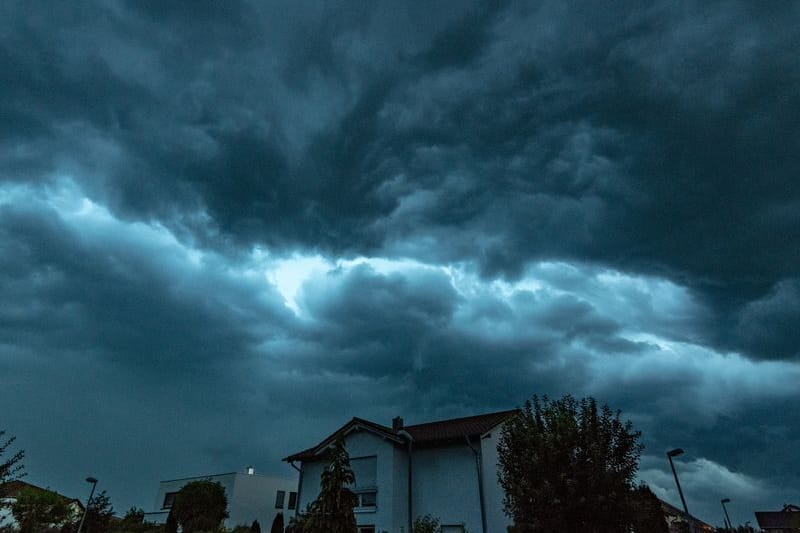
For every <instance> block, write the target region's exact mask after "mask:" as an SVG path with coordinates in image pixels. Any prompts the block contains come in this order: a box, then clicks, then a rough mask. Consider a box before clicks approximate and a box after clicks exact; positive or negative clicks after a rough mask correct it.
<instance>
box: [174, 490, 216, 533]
mask: <svg viewBox="0 0 800 533" xmlns="http://www.w3.org/2000/svg"><path fill="white" fill-rule="evenodd" d="M170 514H171V515H173V517H174V520H175V522H176V524H177V525H179V526H180V527H181V528H182V531H183V533H194V532H195V531H216V530H217V529H219V527H220V525H222V521H223V520H225V519H226V518H227V517H228V498H227V496H225V488H224V487H223V486H222V485H220V484H219V483H217V482H212V481H192V482H191V483H187V484H186V485H184V486H183V488H182V489H181V490H179V491H178V494H176V495H175V501H174V502H173V504H172V509H171V510H170Z"/></svg>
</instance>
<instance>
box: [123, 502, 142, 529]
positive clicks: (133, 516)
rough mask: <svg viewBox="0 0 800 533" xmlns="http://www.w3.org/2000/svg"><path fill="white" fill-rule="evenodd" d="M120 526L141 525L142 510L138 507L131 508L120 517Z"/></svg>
mask: <svg viewBox="0 0 800 533" xmlns="http://www.w3.org/2000/svg"><path fill="white" fill-rule="evenodd" d="M121 523H122V524H130V525H136V524H143V523H144V509H140V508H139V507H136V506H134V507H131V508H130V509H128V510H127V511H126V512H125V516H123V517H122V522H121Z"/></svg>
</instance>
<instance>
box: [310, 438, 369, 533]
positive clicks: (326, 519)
mask: <svg viewBox="0 0 800 533" xmlns="http://www.w3.org/2000/svg"><path fill="white" fill-rule="evenodd" d="M331 451H332V455H331V462H330V464H329V465H328V467H327V468H325V470H324V471H323V472H322V478H321V480H320V492H319V496H318V497H317V499H316V500H315V501H313V502H312V503H311V505H309V507H308V509H307V511H306V517H305V520H304V524H303V525H302V527H303V532H304V533H356V531H357V529H356V517H355V515H354V514H353V507H355V506H356V495H355V493H353V491H352V490H350V488H349V487H350V486H352V485H353V484H354V483H355V482H356V477H355V474H353V469H352V468H350V456H349V455H348V453H347V450H345V447H344V440H343V439H342V437H341V436H339V437H338V438H337V439H336V442H334V445H333V449H332V450H331Z"/></svg>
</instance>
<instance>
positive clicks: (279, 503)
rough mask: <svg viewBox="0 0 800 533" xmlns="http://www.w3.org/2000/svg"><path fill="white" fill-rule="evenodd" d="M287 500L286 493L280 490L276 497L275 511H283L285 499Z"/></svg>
mask: <svg viewBox="0 0 800 533" xmlns="http://www.w3.org/2000/svg"><path fill="white" fill-rule="evenodd" d="M284 498H286V491H285V490H279V491H278V494H276V495H275V509H283V499H284Z"/></svg>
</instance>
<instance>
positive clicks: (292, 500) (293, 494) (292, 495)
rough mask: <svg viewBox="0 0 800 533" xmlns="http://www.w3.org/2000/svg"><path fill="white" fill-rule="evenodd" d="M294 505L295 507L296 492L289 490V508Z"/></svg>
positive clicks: (292, 507)
mask: <svg viewBox="0 0 800 533" xmlns="http://www.w3.org/2000/svg"><path fill="white" fill-rule="evenodd" d="M295 507H297V493H296V492H290V493H289V510H292V509H294V508H295Z"/></svg>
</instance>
